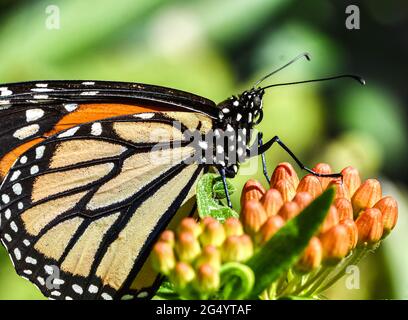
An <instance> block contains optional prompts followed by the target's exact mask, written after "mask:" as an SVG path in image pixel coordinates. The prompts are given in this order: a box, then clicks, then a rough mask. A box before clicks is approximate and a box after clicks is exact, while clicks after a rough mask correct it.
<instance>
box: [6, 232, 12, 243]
mask: <svg viewBox="0 0 408 320" xmlns="http://www.w3.org/2000/svg"><path fill="white" fill-rule="evenodd" d="M4 239H6V240H7V241H8V242H11V240H13V239H12V238H11V237H10V235H9V234H8V233H6V234H4Z"/></svg>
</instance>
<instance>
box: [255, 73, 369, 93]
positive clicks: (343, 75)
mask: <svg viewBox="0 0 408 320" xmlns="http://www.w3.org/2000/svg"><path fill="white" fill-rule="evenodd" d="M341 78H351V79H354V80H356V81H358V82H359V83H360V84H362V85H365V84H366V82H365V80H364V79H363V78H362V77H360V76H356V75H354V74H342V75H339V76H334V77H327V78H319V79H311V80H304V81H295V82H285V83H277V84H271V85H269V86H266V87H263V88H262V89H264V90H265V89H268V88H272V87H280V86H288V85H292V84H300V83H309V82H320V81H328V80H335V79H341Z"/></svg>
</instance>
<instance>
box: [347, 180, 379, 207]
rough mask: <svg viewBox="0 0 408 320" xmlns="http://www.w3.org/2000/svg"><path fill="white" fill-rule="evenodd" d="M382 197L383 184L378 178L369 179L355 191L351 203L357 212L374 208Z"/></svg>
mask: <svg viewBox="0 0 408 320" xmlns="http://www.w3.org/2000/svg"><path fill="white" fill-rule="evenodd" d="M380 199H381V185H380V183H379V182H378V180H376V179H367V180H366V181H365V182H364V183H363V184H362V185H361V186H360V187H359V188H358V189H357V191H356V192H355V193H354V195H353V197H352V199H351V203H352V204H353V210H354V213H355V214H358V213H359V212H360V211H361V210H364V209H367V208H372V207H373V206H374V205H375V204H376V203H377V202H378V201H379V200H380Z"/></svg>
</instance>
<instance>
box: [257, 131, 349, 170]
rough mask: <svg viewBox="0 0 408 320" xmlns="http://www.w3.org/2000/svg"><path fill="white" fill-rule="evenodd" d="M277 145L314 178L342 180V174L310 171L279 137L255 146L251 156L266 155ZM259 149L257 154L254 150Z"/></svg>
mask: <svg viewBox="0 0 408 320" xmlns="http://www.w3.org/2000/svg"><path fill="white" fill-rule="evenodd" d="M275 142H276V143H277V144H279V145H280V146H281V148H282V149H283V150H285V151H286V152H287V153H288V154H289V155H290V156H291V158H292V159H293V160H294V161H295V162H296V164H297V165H298V166H299V167H300V168H301V169H302V170H305V171H307V172H309V173H311V174H313V175H314V176H317V177H323V178H342V177H343V176H342V174H341V173H329V174H325V173H318V172H315V171H313V170H312V169H309V168H308V167H306V166H305V165H304V164H303V163H302V162H301V161H300V160H299V159H298V158H297V157H296V156H295V154H294V153H293V152H292V150H290V149H289V148H288V147H287V146H286V145H285V144H284V143H283V142H282V141H281V140H280V139H279V137H278V136H275V137H273V138H272V139H271V140H269V141H267V142H266V143H265V144H262V145H260V144H259V142H258V144H257V145H253V146H252V147H251V151H250V154H251V155H255V154H264V153H265V152H266V151H267V150H269V149H270V148H271V147H272V145H273V144H274V143H275ZM255 147H257V148H258V150H257V153H256V150H254V148H255Z"/></svg>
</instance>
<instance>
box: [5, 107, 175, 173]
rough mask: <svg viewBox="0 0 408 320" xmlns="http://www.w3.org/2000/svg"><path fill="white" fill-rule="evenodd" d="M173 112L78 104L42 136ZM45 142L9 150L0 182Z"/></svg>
mask: <svg viewBox="0 0 408 320" xmlns="http://www.w3.org/2000/svg"><path fill="white" fill-rule="evenodd" d="M165 111H175V108H171V109H170V108H165V107H154V106H151V107H149V106H136V105H128V104H114V103H93V104H80V105H79V107H78V109H76V110H75V111H73V112H71V113H69V114H67V115H66V116H64V117H62V118H61V120H60V121H58V122H57V124H56V125H55V126H54V128H53V129H52V130H50V131H49V132H47V133H46V134H44V136H45V137H49V136H52V135H54V134H57V133H58V132H60V131H63V130H66V129H69V128H72V127H75V126H77V125H78V124H81V123H85V122H91V121H97V120H102V119H106V118H112V117H118V116H124V115H127V114H136V113H143V112H165ZM43 140H45V139H44V138H36V139H33V140H30V141H27V142H25V143H24V144H22V145H20V146H18V147H17V148H15V149H14V150H11V151H10V152H9V153H7V154H6V155H5V156H4V157H3V158H1V159H0V181H1V180H2V179H3V178H4V177H5V176H6V174H7V172H8V171H9V170H10V168H11V166H12V165H13V164H14V162H15V161H16V159H17V158H18V157H20V156H21V155H22V154H23V153H24V152H26V151H27V150H28V149H29V148H31V147H32V146H34V145H36V144H38V143H40V142H41V141H43Z"/></svg>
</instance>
